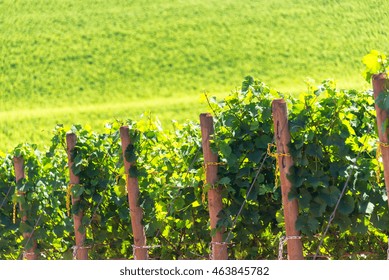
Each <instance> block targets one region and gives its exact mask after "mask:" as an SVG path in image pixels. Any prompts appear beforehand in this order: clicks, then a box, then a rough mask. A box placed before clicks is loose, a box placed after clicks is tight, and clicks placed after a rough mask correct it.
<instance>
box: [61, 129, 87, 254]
mask: <svg viewBox="0 0 389 280" xmlns="http://www.w3.org/2000/svg"><path fill="white" fill-rule="evenodd" d="M76 142H77V136H76V135H75V134H74V133H67V134H66V143H67V153H68V166H69V177H70V182H69V183H70V186H73V185H77V184H79V183H80V178H79V177H78V176H77V175H74V173H73V169H72V167H73V160H72V156H71V154H72V151H73V149H74V147H75V146H76ZM71 197H72V205H75V204H76V203H78V202H79V201H80V197H74V196H73V194H71ZM83 216H84V213H83V211H82V210H80V211H79V212H78V213H77V214H74V215H73V222H74V234H75V239H76V245H75V247H74V250H75V257H76V259H77V260H87V259H88V249H87V248H86V247H84V245H85V244H84V242H85V238H86V234H85V232H84V233H81V232H80V231H79V228H80V227H81V226H82V222H81V221H82V217H83Z"/></svg>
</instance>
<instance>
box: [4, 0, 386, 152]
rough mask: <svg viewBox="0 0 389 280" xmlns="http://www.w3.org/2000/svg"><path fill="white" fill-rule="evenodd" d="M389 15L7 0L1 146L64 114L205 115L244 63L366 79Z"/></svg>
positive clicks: (268, 76) (285, 73) (268, 78)
mask: <svg viewBox="0 0 389 280" xmlns="http://www.w3.org/2000/svg"><path fill="white" fill-rule="evenodd" d="M388 26H389V1H386V0H377V1H360V0H343V1H337V0H317V1H311V0H295V1H282V0H258V1H242V0H222V1H221V0H196V1H195V0H185V1H179V0H169V1H161V0H154V1H140V0H133V1H125V0H110V1H106V0H104V1H100V0H93V1H91V0H83V1H76V0H64V1H55V0H46V1H44V0H12V1H11V0H0V52H1V63H0V101H1V103H0V151H3V152H8V151H10V150H12V148H13V147H15V146H16V145H17V144H19V143H21V142H29V143H37V144H38V145H40V146H42V147H43V146H44V145H46V144H49V141H50V138H51V131H52V129H53V128H54V126H55V125H56V124H57V123H61V124H64V125H65V126H70V125H71V124H73V123H77V124H83V125H86V124H89V125H91V126H92V128H93V129H94V130H97V131H99V130H102V129H103V127H104V124H105V123H106V122H110V121H113V120H115V119H119V120H121V119H128V118H132V119H135V120H136V119H138V118H140V115H141V114H142V113H143V112H150V113H151V116H152V117H158V118H159V119H161V121H162V123H163V124H164V125H165V126H166V127H169V123H170V121H171V120H172V119H176V120H178V121H180V122H182V121H185V120H187V119H189V120H195V121H197V119H198V115H199V114H200V113H202V112H203V111H206V110H208V109H207V105H206V103H205V102H201V101H200V96H201V94H202V93H203V92H208V93H209V94H210V95H218V96H223V95H226V94H227V93H229V92H230V91H231V90H233V89H235V88H236V87H239V86H240V84H241V81H242V80H243V78H244V77H245V76H247V75H252V76H254V77H256V78H259V79H261V80H262V81H264V82H265V83H266V84H268V85H269V86H270V87H272V88H275V89H277V90H279V91H283V92H292V93H296V94H298V93H299V92H300V91H302V90H304V89H305V87H306V85H305V82H304V81H305V80H306V79H307V78H312V79H314V80H316V81H317V82H318V83H319V82H321V81H322V80H324V79H327V78H333V79H335V80H336V81H337V84H338V86H339V87H342V88H356V89H359V90H365V89H368V88H369V87H370V85H369V84H368V83H367V82H366V81H364V80H363V78H362V76H361V71H362V70H363V65H362V63H361V59H362V57H363V56H364V55H365V54H366V53H368V52H369V51H370V50H371V49H378V50H381V51H383V52H387V51H388V49H389V29H388Z"/></svg>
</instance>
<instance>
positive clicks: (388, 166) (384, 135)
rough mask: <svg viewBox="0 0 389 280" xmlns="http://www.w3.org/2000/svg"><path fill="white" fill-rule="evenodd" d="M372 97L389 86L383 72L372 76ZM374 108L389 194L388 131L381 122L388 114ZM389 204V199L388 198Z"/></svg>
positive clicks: (388, 128) (385, 119)
mask: <svg viewBox="0 0 389 280" xmlns="http://www.w3.org/2000/svg"><path fill="white" fill-rule="evenodd" d="M372 84H373V93H374V99H375V100H376V99H377V97H378V95H379V94H380V93H381V92H385V91H387V90H388V88H389V80H388V77H387V75H386V74H385V73H381V74H377V75H373V77H372ZM375 110H376V115H377V129H378V138H379V143H378V145H379V149H380V151H381V155H382V162H383V165H384V179H385V187H386V192H387V193H388V194H389V141H388V133H389V126H388V127H387V128H386V129H385V131H384V130H383V127H382V126H383V124H384V123H385V122H386V121H387V120H388V114H387V112H386V111H385V110H383V109H381V108H380V107H378V106H377V104H375ZM388 204H389V200H388Z"/></svg>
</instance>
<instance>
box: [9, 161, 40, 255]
mask: <svg viewBox="0 0 389 280" xmlns="http://www.w3.org/2000/svg"><path fill="white" fill-rule="evenodd" d="M14 169H15V178H16V183H17V182H19V181H20V180H22V179H24V159H23V157H14ZM17 195H19V196H25V193H23V192H20V191H18V193H17ZM19 209H20V212H21V213H23V216H22V224H23V223H26V222H27V220H28V216H27V214H28V213H25V212H24V209H23V206H22V204H21V203H19ZM23 238H24V240H26V243H27V244H26V247H30V246H29V245H28V244H31V243H32V246H31V247H30V248H29V249H26V250H25V251H24V253H23V258H25V259H27V260H36V259H38V255H37V254H36V247H37V244H36V240H35V239H34V237H33V233H32V232H23Z"/></svg>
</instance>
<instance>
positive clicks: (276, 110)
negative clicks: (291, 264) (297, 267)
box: [272, 99, 304, 260]
mask: <svg viewBox="0 0 389 280" xmlns="http://www.w3.org/2000/svg"><path fill="white" fill-rule="evenodd" d="M272 112H273V122H274V136H275V140H276V144H277V156H278V165H279V170H280V181H281V193H282V204H283V207H284V216H285V227H286V240H287V246H288V258H289V259H290V260H302V259H304V257H303V252H302V243H301V240H300V239H299V238H298V237H299V236H300V232H299V231H298V230H296V226H295V225H296V220H297V217H298V203H297V200H296V199H293V200H289V198H288V195H289V192H290V189H291V187H292V184H291V183H290V181H289V180H288V178H287V174H288V173H289V168H290V167H291V166H293V160H292V158H291V157H290V155H289V148H288V144H289V143H290V133H289V128H288V116H287V108H286V103H285V101H284V100H283V99H277V100H273V102H272Z"/></svg>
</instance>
